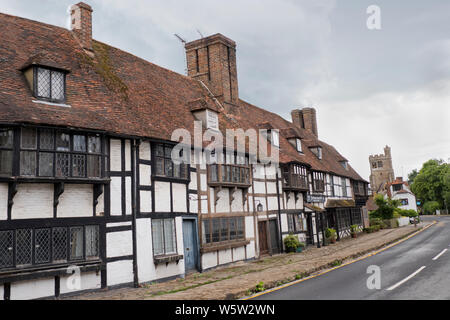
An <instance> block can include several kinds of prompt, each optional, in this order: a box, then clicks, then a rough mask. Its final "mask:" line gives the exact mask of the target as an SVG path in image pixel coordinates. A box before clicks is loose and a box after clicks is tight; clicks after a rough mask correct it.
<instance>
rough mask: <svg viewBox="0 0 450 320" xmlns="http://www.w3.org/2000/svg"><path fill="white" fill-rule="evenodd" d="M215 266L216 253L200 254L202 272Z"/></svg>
mask: <svg viewBox="0 0 450 320" xmlns="http://www.w3.org/2000/svg"><path fill="white" fill-rule="evenodd" d="M216 266H217V252H208V253H204V254H202V268H203V270H206V269H210V268H214V267H216Z"/></svg>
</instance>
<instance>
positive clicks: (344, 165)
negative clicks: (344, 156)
mask: <svg viewBox="0 0 450 320" xmlns="http://www.w3.org/2000/svg"><path fill="white" fill-rule="evenodd" d="M341 165H342V167H343V168H344V169H345V170H348V161H341Z"/></svg>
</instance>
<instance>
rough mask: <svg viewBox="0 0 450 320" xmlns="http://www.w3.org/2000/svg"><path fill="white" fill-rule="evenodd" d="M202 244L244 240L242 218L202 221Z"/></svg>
mask: <svg viewBox="0 0 450 320" xmlns="http://www.w3.org/2000/svg"><path fill="white" fill-rule="evenodd" d="M202 224H203V228H202V234H203V240H202V242H203V244H211V243H221V242H227V241H239V240H245V228H244V217H230V218H212V219H204V220H203V222H202Z"/></svg>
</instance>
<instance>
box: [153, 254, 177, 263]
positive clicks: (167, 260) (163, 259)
mask: <svg viewBox="0 0 450 320" xmlns="http://www.w3.org/2000/svg"><path fill="white" fill-rule="evenodd" d="M182 259H184V256H183V255H182V254H173V255H167V256H156V257H154V258H153V261H154V264H156V265H158V264H163V263H165V264H169V263H171V262H176V263H177V264H178V262H180V260H182Z"/></svg>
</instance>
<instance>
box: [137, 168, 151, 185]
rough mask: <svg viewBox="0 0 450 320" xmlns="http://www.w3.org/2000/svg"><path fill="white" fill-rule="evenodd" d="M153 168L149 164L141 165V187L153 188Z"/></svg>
mask: <svg viewBox="0 0 450 320" xmlns="http://www.w3.org/2000/svg"><path fill="white" fill-rule="evenodd" d="M151 175H152V167H151V166H150V165H147V164H140V165H139V184H140V185H141V186H151V185H152V178H151Z"/></svg>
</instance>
